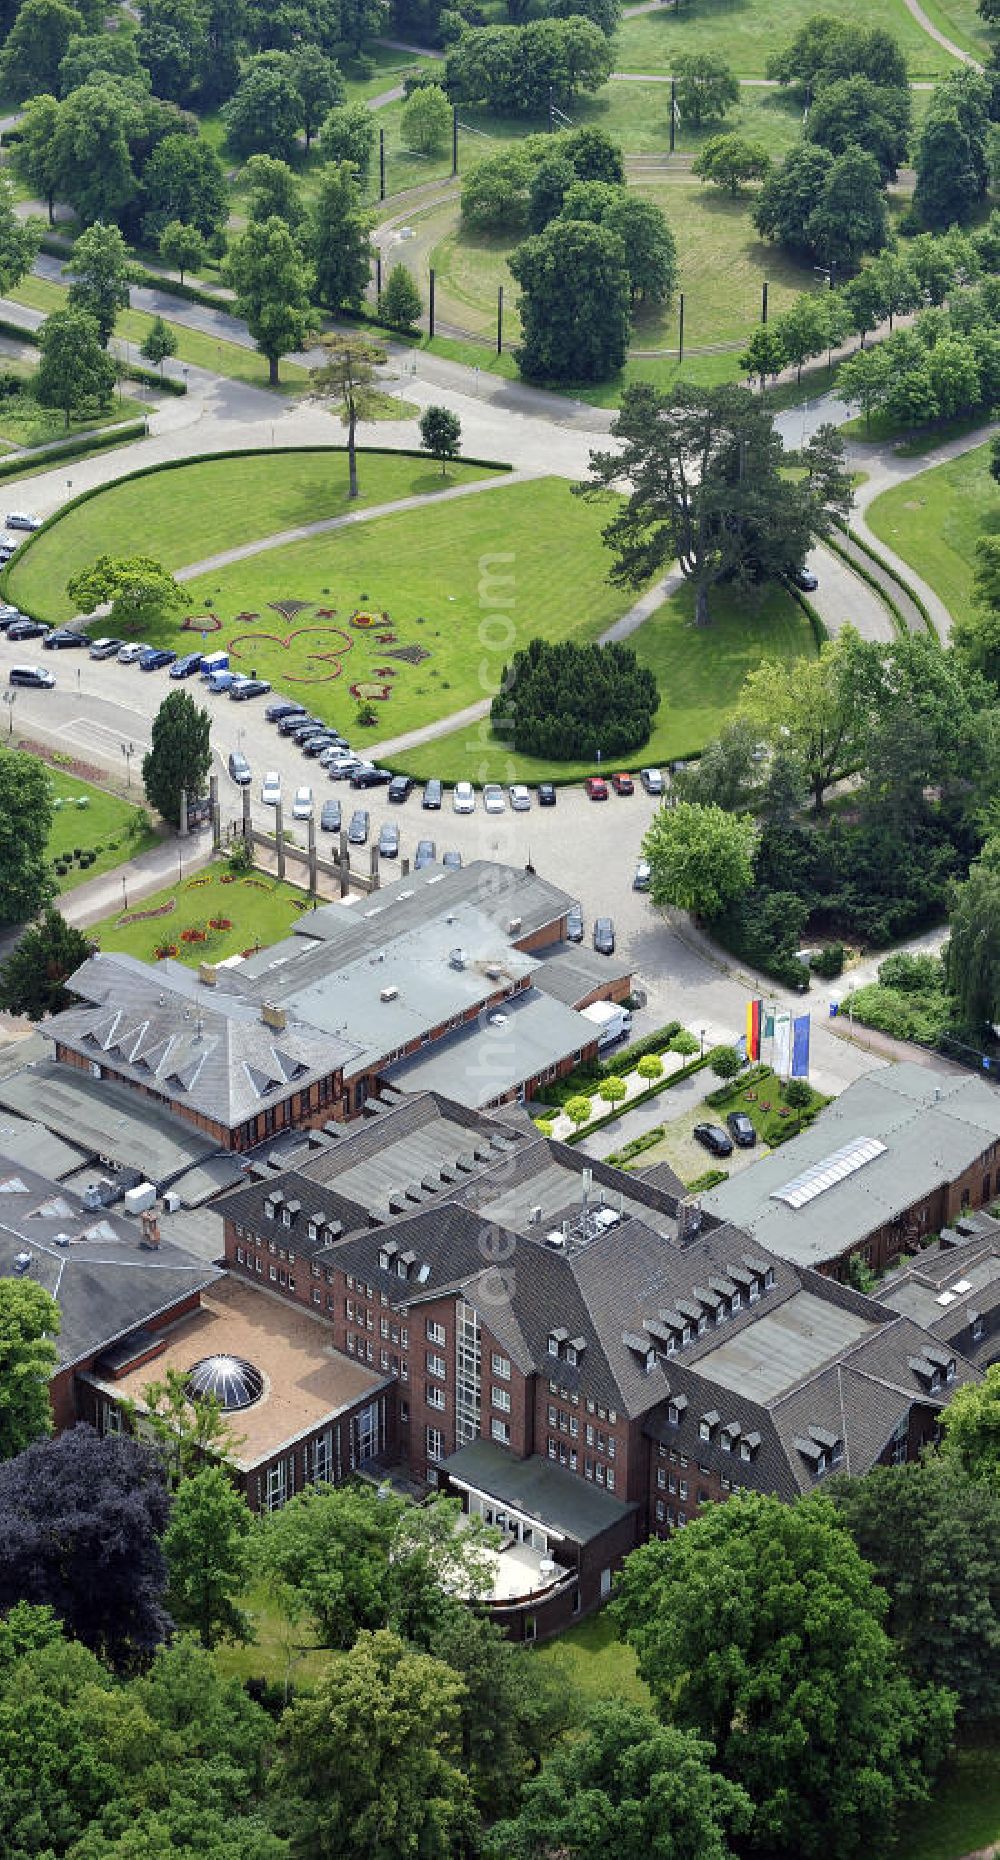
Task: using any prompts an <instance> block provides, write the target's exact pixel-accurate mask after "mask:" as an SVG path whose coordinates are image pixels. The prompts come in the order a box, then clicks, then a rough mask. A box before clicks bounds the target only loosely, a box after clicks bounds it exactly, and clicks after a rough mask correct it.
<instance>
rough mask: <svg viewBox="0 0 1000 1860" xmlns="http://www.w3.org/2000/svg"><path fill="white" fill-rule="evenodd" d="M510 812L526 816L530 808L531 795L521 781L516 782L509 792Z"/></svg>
mask: <svg viewBox="0 0 1000 1860" xmlns="http://www.w3.org/2000/svg"><path fill="white" fill-rule="evenodd" d="M510 806H511V812H512V813H514V814H526V813H527V812H528V810H529V808H530V807H531V795H530V793H529V791H528V789H527V788H526V787H525V785H524V783H523V781H516V782H515V783H514V785H513V787H512V788H511V790H510Z"/></svg>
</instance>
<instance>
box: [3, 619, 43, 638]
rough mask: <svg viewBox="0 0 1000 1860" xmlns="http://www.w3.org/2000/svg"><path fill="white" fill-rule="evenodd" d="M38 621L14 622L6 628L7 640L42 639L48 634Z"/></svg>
mask: <svg viewBox="0 0 1000 1860" xmlns="http://www.w3.org/2000/svg"><path fill="white" fill-rule="evenodd" d="M48 630H49V629H48V627H47V626H43V625H42V622H41V621H40V620H28V619H27V618H25V619H23V620H15V621H13V622H12V624H11V625H10V626H9V627H8V628H7V638H8V639H43V638H44V637H45V634H46V633H47V632H48Z"/></svg>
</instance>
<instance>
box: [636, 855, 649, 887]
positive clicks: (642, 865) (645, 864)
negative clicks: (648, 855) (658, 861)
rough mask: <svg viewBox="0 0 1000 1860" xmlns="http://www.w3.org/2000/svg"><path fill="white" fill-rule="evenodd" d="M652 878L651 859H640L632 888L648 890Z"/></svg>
mask: <svg viewBox="0 0 1000 1860" xmlns="http://www.w3.org/2000/svg"><path fill="white" fill-rule="evenodd" d="M651 878H652V873H651V872H650V869H649V860H648V859H640V860H639V863H638V865H637V866H636V868H635V877H634V878H633V880H632V890H633V891H648V890H649V884H650V879H651Z"/></svg>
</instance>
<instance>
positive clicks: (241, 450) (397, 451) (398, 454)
mask: <svg viewBox="0 0 1000 1860" xmlns="http://www.w3.org/2000/svg"><path fill="white" fill-rule="evenodd" d="M303 452H330V453H336V454H338V455H339V456H341V457H345V456H346V454H347V447H346V446H323V445H317V446H251V447H250V448H249V449H248V448H246V447H241V446H228V447H226V448H225V449H224V450H223V451H221V452H194V453H191V454H190V455H189V456H188V457H187V458H183V459H160V460H159V461H158V462H157V463H156V464H155V465H140V466H139V467H138V468H137V470H135V471H128V472H123V473H122V475H121V477H120V478H115V479H114V480H113V481H112V483H111V484H92V485H89V486H88V488H87V489H86V490H85V491H81V492H80V493H79V495H78V496H76V497H74V498H71V499H70V501H69V503H67V504H63V505H62V508H61V509H59V510H54V511H53V512H52V515H51V516H49V517H46V518H45V519H44V521H43V522H42V523H40V524H39V526H38V528H37V530H34V531H33V532H32V534H31V535H30V536H29V537H27V538H26V540H25V541H24V542H23V543H22V544H21V547H20V549H19V550H18V551H17V554H16V555H15V556H14V557H12V559H11V561H10V562H8V563H7V565H6V567H5V568H4V569H2V570H0V593H4V594H6V593H7V592H8V590H9V585H10V576H11V574H12V572H13V570H14V569H15V568H16V566H17V565H18V563H19V562H23V561H24V558H25V556H26V555H27V554H28V552H29V550H31V549H32V548H33V547H34V546H35V544H36V543H38V542H39V541H40V540H41V538H42V537H43V536H45V535H47V534H48V532H49V530H52V529H54V528H55V526H56V524H58V523H61V522H62V519H63V518H64V517H65V516H68V514H69V512H70V511H71V510H78V509H79V508H80V506H81V505H83V504H89V503H90V501H91V499H92V498H95V497H103V495H104V493H105V492H106V491H110V490H112V489H113V488H114V487H115V486H116V485H119V484H135V483H136V482H137V481H138V479H140V478H153V477H155V476H156V474H157V473H158V472H168V471H184V470H186V469H187V467H188V466H189V465H205V464H209V463H211V461H212V460H213V459H252V458H281V457H282V456H285V457H288V456H293V457H297V456H299V455H300V454H301V453H303ZM364 453H365V456H367V457H368V458H372V457H378V458H393V459H397V458H409V459H429V458H430V457H431V454H430V453H429V452H422V451H421V450H420V449H419V447H417V446H407V447H396V446H366V447H365V448H364ZM461 462H462V464H463V465H481V466H483V467H484V468H485V469H489V470H491V471H501V472H503V471H506V472H510V471H513V469H514V468H513V466H512V465H509V464H507V463H505V462H498V461H497V460H496V459H463V460H462V461H461ZM21 612H22V613H24V614H27V615H28V617H29V619H31V620H44V619H45V616H44V614H38V613H31V612H30V610H29V609H28V608H27V607H22V608H21Z"/></svg>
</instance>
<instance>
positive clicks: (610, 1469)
mask: <svg viewBox="0 0 1000 1860" xmlns="http://www.w3.org/2000/svg"><path fill="white" fill-rule="evenodd" d="M614 1489H615V1470H614V1467H613V1466H609V1467H608V1491H609V1492H613V1491H614Z"/></svg>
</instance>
